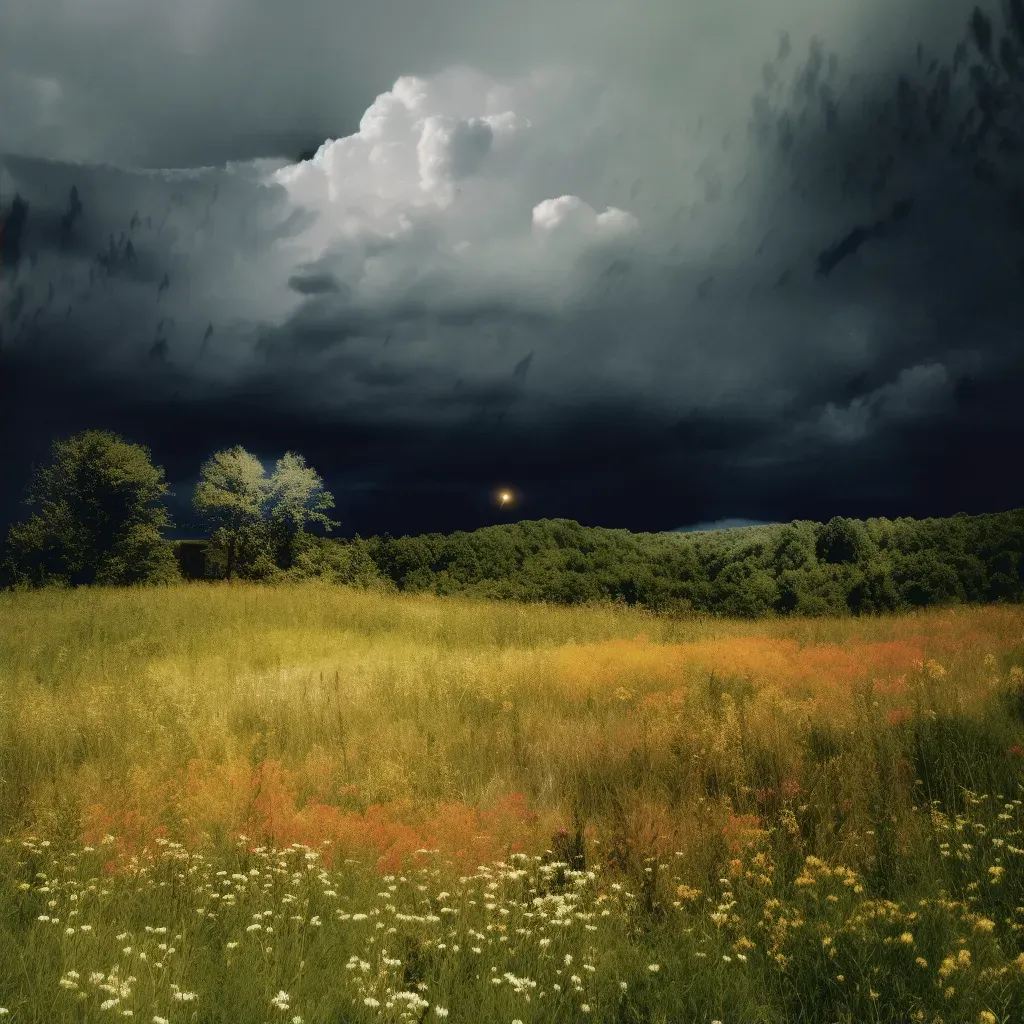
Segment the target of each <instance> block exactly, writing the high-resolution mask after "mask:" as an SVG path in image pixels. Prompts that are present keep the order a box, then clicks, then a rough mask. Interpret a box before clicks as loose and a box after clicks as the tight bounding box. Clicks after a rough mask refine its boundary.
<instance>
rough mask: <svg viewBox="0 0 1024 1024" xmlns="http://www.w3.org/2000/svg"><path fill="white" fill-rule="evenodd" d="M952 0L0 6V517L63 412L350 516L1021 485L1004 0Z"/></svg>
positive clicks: (1011, 62)
mask: <svg viewBox="0 0 1024 1024" xmlns="http://www.w3.org/2000/svg"><path fill="white" fill-rule="evenodd" d="M973 11H974V5H973V3H966V2H961V0H945V2H944V3H943V4H941V5H936V4H933V3H930V2H927V0H863V2H860V3H857V4H851V3H849V2H848V0H763V2H761V3H758V4H756V5H752V4H750V3H749V0H715V2H714V3H711V2H708V0H701V2H697V0H633V2H632V3H630V4H623V3H621V2H619V0H591V2H588V3H586V4H584V3H583V2H581V0H544V2H543V3H541V2H539V0H518V2H517V3H515V4H512V3H507V2H498V0H434V2H432V3H430V4H423V3H420V2H414V0H374V2H373V3H369V2H367V0H360V2H355V0H342V2H338V0H292V2H291V3H289V4H281V3H278V2H277V0H202V2H199V0H179V2H178V3H175V4H166V3H159V4H158V3H156V2H155V0H81V2H79V3H76V4H74V5H72V4H68V3H66V2H65V0H11V2H9V3H6V4H4V5H0V216H2V217H4V224H3V228H2V235H0V260H2V262H0V523H2V522H8V521H11V520H12V519H14V518H17V517H19V516H21V515H23V514H24V510H23V508H22V507H21V506H20V504H19V498H20V495H21V493H22V490H23V487H24V485H25V483H26V482H27V479H28V475H29V472H30V467H31V465H32V464H33V463H38V462H41V461H44V460H45V459H46V458H47V454H48V451H49V446H50V444H51V443H52V441H53V440H54V439H55V438H59V437H62V436H66V435H68V434H70V433H72V432H74V431H77V430H81V429H85V428H102V429H110V430H114V431H117V432H118V433H120V434H121V435H122V436H124V437H126V438H127V439H129V440H132V441H138V442H141V443H144V444H146V445H148V446H149V447H150V449H151V451H152V453H153V457H154V461H155V462H157V463H158V464H159V465H162V466H163V467H165V469H166V472H167V477H168V480H169V481H170V483H171V487H172V491H173V494H172V498H171V502H170V503H171V510H172V514H173V516H174V519H175V522H176V524H177V527H178V532H179V533H182V534H189V533H195V532H196V524H195V522H194V519H193V516H192V512H191V509H190V497H191V492H192V489H193V488H194V486H195V482H196V478H197V474H198V472H199V468H200V466H201V464H202V462H203V460H204V459H205V458H207V457H208V456H209V455H210V454H211V453H212V452H214V451H215V450H217V449H220V448H224V447H229V446H231V445H235V444H241V445H244V446H245V447H246V448H247V449H248V450H250V451H252V452H254V453H255V454H257V455H258V456H259V457H260V458H261V459H264V460H265V461H266V463H267V464H268V465H272V464H273V462H274V460H275V459H277V458H278V457H280V456H281V455H282V454H283V453H284V452H285V451H288V450H291V451H297V452H299V453H301V454H303V455H304V456H305V457H306V459H307V461H308V462H309V463H310V464H311V465H313V466H314V467H315V468H316V469H317V470H318V471H319V472H320V473H321V474H322V476H323V477H324V479H325V481H326V484H327V486H328V488H329V489H330V490H331V491H332V493H333V494H334V496H335V498H336V501H337V507H336V513H335V514H336V518H338V519H340V520H341V529H340V533H342V534H344V535H348V536H351V535H353V534H354V533H356V532H358V533H360V534H362V535H363V536H368V535H371V534H380V533H384V532H389V533H392V534H394V535H401V534H406V533H413V534H415V533H421V532H427V531H441V532H451V531H453V530H460V529H474V528H476V527H479V526H485V525H491V524H493V523H496V522H503V521H509V520H515V519H539V518H555V517H564V518H570V519H575V520H577V521H579V522H581V523H583V524H585V525H591V526H607V527H614V528H627V529H631V530H636V531H660V530H672V529H679V528H682V527H687V526H689V527H695V526H699V527H700V528H707V527H708V525H709V524H716V523H727V524H737V523H746V522H785V521H789V520H792V519H817V520H826V519H828V518H830V517H831V516H833V515H846V516H854V517H861V518H864V517H868V516H889V517H895V516H905V515H906V516H915V517H924V516H931V515H936V516H941V515H952V514H954V513H956V512H959V511H965V512H970V513H980V512H995V511H1001V510H1004V509H1009V508H1016V507H1020V506H1024V474H1022V473H1021V472H1020V466H1021V455H1020V450H1021V440H1022V438H1024V430H1022V427H1024V419H1022V416H1021V412H1020V395H1021V394H1022V388H1024V345H1022V344H1021V341H1022V339H1021V324H1022V323H1024V318H1022V312H1024V309H1022V307H1024V178H1022V175H1021V170H1022V160H1024V114H1022V111H1024V0H1003V2H1002V3H1000V2H998V0H994V2H992V3H990V4H989V6H986V7H983V9H982V10H981V11H980V12H979V13H978V14H977V15H974V16H973V18H972V12H973ZM503 489H506V490H508V491H509V493H511V494H513V495H514V500H511V501H508V502H505V503H501V502H500V501H499V500H498V498H497V496H498V495H500V493H501V492H502V490H503Z"/></svg>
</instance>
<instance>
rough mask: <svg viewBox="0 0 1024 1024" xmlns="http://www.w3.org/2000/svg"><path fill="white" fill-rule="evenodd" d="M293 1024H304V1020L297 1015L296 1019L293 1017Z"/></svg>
mask: <svg viewBox="0 0 1024 1024" xmlns="http://www.w3.org/2000/svg"><path fill="white" fill-rule="evenodd" d="M292 1024H302V1018H301V1017H300V1016H299V1015H298V1014H296V1015H295V1016H294V1017H292Z"/></svg>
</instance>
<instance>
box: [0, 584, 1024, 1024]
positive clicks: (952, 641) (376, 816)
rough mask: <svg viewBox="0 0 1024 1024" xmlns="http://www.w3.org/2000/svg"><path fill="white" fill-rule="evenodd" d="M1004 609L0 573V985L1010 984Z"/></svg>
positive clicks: (269, 1005) (249, 1013) (1017, 924)
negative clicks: (51, 586)
mask: <svg viewBox="0 0 1024 1024" xmlns="http://www.w3.org/2000/svg"><path fill="white" fill-rule="evenodd" d="M1022 783H1024V608H1022V607H1020V606H1013V605H992V606H983V607H958V608H941V609H930V610H927V611H919V612H916V613H910V614H906V615H898V616H897V615H892V616H881V617H861V618H850V617H846V618H841V619H840V618H835V619H832V618H798V617H789V618H784V619H783V618H780V619H768V620H762V621H739V620H724V619H712V618H699V617H697V618H671V617H662V616H658V615H655V614H653V613H650V612H645V611H642V610H637V609H631V608H628V607H616V606H599V607H589V608H585V607H572V608H570V607H555V606H545V605H519V604H514V603H487V602H483V601H471V600H466V599H463V598H455V597H451V598H438V597H434V596H427V595H408V594H406V595H403V594H384V593H375V592H372V591H360V590H355V589H348V588H343V587H337V586H327V585H318V584H315V583H307V584H302V585H296V586H273V587H270V586H260V585H255V584H237V583H236V584H231V585H227V584H213V585H205V584H204V585H180V586H170V587H152V588H149V587H140V588H131V589H115V588H86V589H79V590H43V591H35V592H25V593H2V594H0V1016H2V1017H3V1018H4V1019H5V1020H10V1021H18V1022H28V1021H39V1022H43V1021H46V1022H63V1021H68V1022H70V1021H76V1022H77V1021H91V1020H110V1019H113V1018H114V1017H130V1018H132V1019H134V1020H141V1021H145V1022H150V1021H152V1022H154V1024H162V1022H165V1021H169V1022H174V1024H178V1022H182V1024H184V1022H214V1021H217V1022H221V1021H223V1022H240V1024H247V1022H250V1021H251V1022H263V1021H282V1022H284V1021H287V1022H292V1024H313V1022H316V1024H328V1022H331V1024H336V1022H342V1021H353V1022H380V1021H395V1022H397V1021H434V1020H437V1021H440V1020H443V1019H447V1020H448V1021H450V1022H453V1024H454V1022H456V1021H459V1022H467V1024H468V1022H500V1024H515V1022H517V1021H518V1022H522V1024H533V1022H555V1021H558V1022H562V1021H577V1020H579V1021H614V1022H620V1024H627V1022H636V1024H639V1022H650V1024H669V1022H673V1024H674V1022H679V1024H690V1022H701V1024H710V1022H712V1021H720V1022H722V1024H783V1022H785V1024H790V1022H807V1024H811V1022H814V1024H819V1022H820V1024H830V1022H842V1024H852V1022H858V1024H860V1022H867V1021H871V1022H893V1024H896V1022H899V1024H904V1022H917V1021H928V1022H932V1024H959V1022H964V1021H969V1022H972V1024H974V1022H978V1024H996V1022H998V1024H1008V1022H1017V1021H1020V1020H1024V792H1022Z"/></svg>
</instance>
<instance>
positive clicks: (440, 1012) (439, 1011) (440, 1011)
mask: <svg viewBox="0 0 1024 1024" xmlns="http://www.w3.org/2000/svg"><path fill="white" fill-rule="evenodd" d="M434 1013H436V1014H437V1015H438V1017H447V1016H448V1011H447V1010H446V1009H445V1008H444V1007H443V1006H435V1007H434Z"/></svg>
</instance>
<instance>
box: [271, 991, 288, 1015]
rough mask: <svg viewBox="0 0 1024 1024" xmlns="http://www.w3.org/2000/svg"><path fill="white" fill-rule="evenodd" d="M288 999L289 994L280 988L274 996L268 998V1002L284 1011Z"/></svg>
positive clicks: (286, 1007)
mask: <svg viewBox="0 0 1024 1024" xmlns="http://www.w3.org/2000/svg"><path fill="white" fill-rule="evenodd" d="M290 999H291V996H290V995H288V993H287V992H285V991H284V990H283V989H282V990H281V991H280V992H278V993H277V995H276V996H274V998H273V999H271V1000H270V1003H271V1005H272V1006H273V1007H274V1008H275V1009H277V1010H281V1011H284V1010H287V1009H288V1001H289V1000H290Z"/></svg>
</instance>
